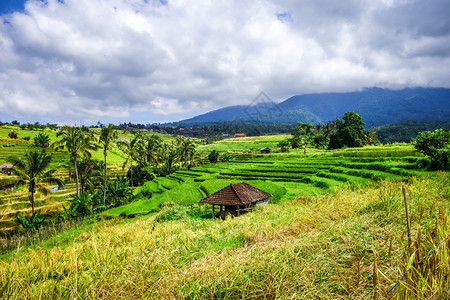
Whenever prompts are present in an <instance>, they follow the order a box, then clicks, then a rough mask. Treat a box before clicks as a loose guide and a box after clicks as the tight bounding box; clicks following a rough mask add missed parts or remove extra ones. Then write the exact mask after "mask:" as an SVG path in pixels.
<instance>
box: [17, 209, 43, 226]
mask: <svg viewBox="0 0 450 300" xmlns="http://www.w3.org/2000/svg"><path fill="white" fill-rule="evenodd" d="M47 217H48V215H46V214H41V210H38V211H37V212H36V211H35V212H34V213H33V214H32V215H31V216H30V217H27V216H23V215H22V214H21V213H20V212H18V213H17V219H16V221H17V223H19V225H22V228H23V229H25V230H36V229H38V228H39V227H41V226H42V225H43V224H44V221H45V219H47Z"/></svg>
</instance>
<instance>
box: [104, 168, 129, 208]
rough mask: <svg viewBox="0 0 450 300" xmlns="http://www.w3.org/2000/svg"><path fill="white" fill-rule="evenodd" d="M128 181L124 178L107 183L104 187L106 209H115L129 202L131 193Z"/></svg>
mask: <svg viewBox="0 0 450 300" xmlns="http://www.w3.org/2000/svg"><path fill="white" fill-rule="evenodd" d="M129 184H130V183H129V181H128V179H126V178H124V177H119V176H117V179H116V180H114V181H111V182H108V184H107V185H106V207H116V206H120V205H123V204H126V203H128V202H130V200H131V197H132V196H133V193H132V192H131V189H130V188H129Z"/></svg>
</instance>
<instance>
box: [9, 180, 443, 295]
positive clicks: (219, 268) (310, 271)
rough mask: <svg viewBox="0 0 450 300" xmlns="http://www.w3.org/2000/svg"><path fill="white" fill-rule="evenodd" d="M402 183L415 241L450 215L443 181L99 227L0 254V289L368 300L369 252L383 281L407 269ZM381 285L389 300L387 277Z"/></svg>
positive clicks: (15, 292) (382, 186) (31, 292)
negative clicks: (208, 216) (220, 216)
mask: <svg viewBox="0 0 450 300" xmlns="http://www.w3.org/2000/svg"><path fill="white" fill-rule="evenodd" d="M401 185H406V186H407V191H408V195H409V201H410V206H411V216H412V217H411V218H412V229H413V230H412V231H413V236H415V235H416V234H417V232H418V230H419V229H420V230H421V231H422V235H423V236H424V235H425V233H426V232H429V231H430V230H431V229H432V228H433V227H434V223H435V220H436V216H437V214H438V213H437V212H438V211H439V209H440V210H441V212H442V211H444V212H445V211H446V212H448V210H449V208H450V204H449V201H448V199H449V196H450V190H449V186H450V182H449V176H448V174H446V173H436V174H434V175H433V176H432V177H430V178H426V179H414V178H411V179H410V182H409V183H403V184H402V183H394V182H391V181H384V182H381V183H379V184H372V185H370V186H369V187H366V188H364V189H360V190H356V191H353V190H350V189H348V188H346V187H345V186H344V187H340V188H338V190H337V191H336V193H335V194H327V195H321V196H317V197H312V196H308V197H299V198H296V199H295V200H292V201H284V202H282V203H280V204H273V205H267V206H264V207H260V208H258V209H257V210H256V211H255V212H254V213H251V214H247V215H244V216H241V217H239V218H228V219H226V220H225V221H221V220H194V219H185V220H181V221H169V222H163V223H160V222H156V221H155V219H156V218H157V216H153V217H144V218H140V219H136V220H135V221H132V222H131V221H126V222H119V223H117V221H107V222H102V223H98V224H96V225H94V226H93V227H92V228H91V229H90V230H88V231H84V232H78V233H77V234H76V235H74V236H71V237H70V238H69V239H67V238H66V237H67V234H63V235H61V236H55V237H54V238H53V239H51V240H50V241H47V242H43V243H41V244H40V245H36V246H34V247H31V248H28V249H20V248H19V249H18V251H14V252H12V253H9V254H8V255H6V256H3V258H2V263H1V264H0V286H1V287H3V293H4V294H3V296H4V297H5V296H6V297H8V296H10V297H12V298H24V297H28V298H36V297H38V296H42V297H44V298H46V297H57V298H58V297H61V298H72V297H82V298H85V297H90V298H100V297H104V298H121V297H123V298H142V297H149V298H172V297H176V298H186V297H191V298H193V297H197V298H201V299H211V298H264V297H266V298H291V297H292V298H304V299H311V298H328V299H329V298H370V297H372V295H373V293H374V288H373V276H372V274H373V273H372V266H373V261H374V252H377V253H378V255H379V261H378V269H379V271H380V272H382V273H383V274H385V275H386V276H387V277H388V278H390V279H392V280H396V279H397V277H398V273H397V271H399V270H400V269H401V268H402V266H401V265H400V264H399V262H398V261H399V257H401V256H402V253H403V249H404V245H405V243H406V240H405V236H404V232H405V226H404V216H403V213H399V212H400V211H402V198H401V193H400V186H401ZM424 212H425V213H424ZM447 229H448V228H447ZM426 250H429V248H428V249H423V253H425V251H426ZM449 278H450V277H447V279H446V280H447V282H442V284H450V282H449V280H450V279H449ZM379 280H380V282H379V285H378V287H377V289H376V290H377V291H379V293H380V295H381V297H383V292H382V291H383V290H385V288H386V287H388V286H389V284H390V283H391V281H388V280H387V279H385V278H383V277H381V278H380V279H379ZM444 290H445V289H444ZM448 293H449V290H448V288H447V296H448V295H449V294H448ZM438 296H439V295H438ZM440 296H441V297H442V296H445V295H440Z"/></svg>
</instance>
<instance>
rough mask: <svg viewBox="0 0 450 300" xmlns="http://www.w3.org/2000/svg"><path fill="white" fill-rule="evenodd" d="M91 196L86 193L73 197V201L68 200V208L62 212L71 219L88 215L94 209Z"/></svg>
mask: <svg viewBox="0 0 450 300" xmlns="http://www.w3.org/2000/svg"><path fill="white" fill-rule="evenodd" d="M93 199H94V198H93V196H92V195H90V194H89V192H87V193H82V194H81V195H80V196H75V197H74V198H73V199H71V200H69V202H70V207H69V208H68V209H66V208H65V207H64V211H65V213H66V214H67V215H69V216H71V217H83V216H86V215H90V214H92V212H93V209H94V200H93Z"/></svg>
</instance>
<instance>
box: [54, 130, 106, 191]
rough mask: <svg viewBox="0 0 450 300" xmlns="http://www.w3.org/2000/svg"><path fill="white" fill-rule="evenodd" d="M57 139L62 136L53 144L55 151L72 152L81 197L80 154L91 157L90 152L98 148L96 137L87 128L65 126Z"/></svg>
mask: <svg viewBox="0 0 450 300" xmlns="http://www.w3.org/2000/svg"><path fill="white" fill-rule="evenodd" d="M56 136H57V137H60V136H61V139H60V140H58V141H56V142H55V143H54V144H53V147H54V148H55V149H62V148H66V149H67V151H69V152H70V154H71V156H72V159H73V164H74V170H75V178H76V187H77V196H80V189H79V178H78V167H77V160H78V155H79V153H80V152H81V153H83V154H85V155H86V156H90V151H89V150H95V149H97V148H98V146H97V144H96V143H95V137H94V135H93V134H92V133H91V132H90V131H89V129H88V128H86V127H71V126H64V127H62V128H61V129H60V130H59V131H58V132H57V133H56Z"/></svg>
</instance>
